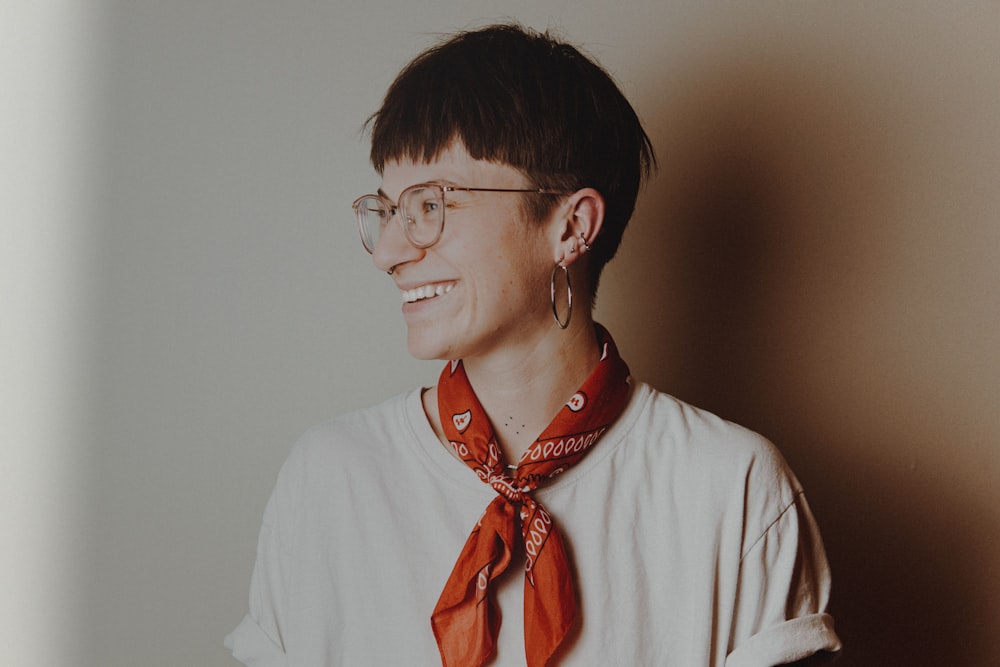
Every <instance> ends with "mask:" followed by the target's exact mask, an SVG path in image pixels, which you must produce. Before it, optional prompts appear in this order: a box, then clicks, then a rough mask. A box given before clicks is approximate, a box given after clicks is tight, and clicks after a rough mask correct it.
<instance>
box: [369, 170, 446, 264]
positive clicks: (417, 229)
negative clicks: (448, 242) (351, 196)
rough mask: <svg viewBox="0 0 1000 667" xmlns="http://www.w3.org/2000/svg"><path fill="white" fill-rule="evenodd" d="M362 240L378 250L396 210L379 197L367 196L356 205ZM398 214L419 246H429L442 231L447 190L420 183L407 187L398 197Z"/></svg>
mask: <svg viewBox="0 0 1000 667" xmlns="http://www.w3.org/2000/svg"><path fill="white" fill-rule="evenodd" d="M355 212H356V214H357V218H358V224H359V226H360V229H361V241H362V242H363V243H364V246H365V248H366V249H367V250H368V252H374V251H375V245H376V244H377V243H378V240H379V238H381V236H382V234H383V232H384V231H385V229H386V225H389V224H391V220H392V217H393V211H392V209H391V208H390V207H389V205H388V204H387V203H386V201H385V200H383V199H382V198H380V197H375V196H370V197H364V198H362V199H361V200H360V201H358V203H357V205H356V206H355ZM397 214H398V215H399V216H400V220H401V222H402V225H403V231H404V232H405V233H406V238H407V239H408V240H409V241H410V243H412V244H413V245H415V246H417V247H427V246H429V245H431V244H432V243H434V242H435V241H436V240H437V239H438V236H439V235H440V234H441V227H442V225H443V224H444V193H443V192H442V190H441V189H440V188H435V187H429V186H419V187H413V188H409V189H407V190H405V191H404V192H403V193H402V194H401V195H400V198H399V210H398V211H397Z"/></svg>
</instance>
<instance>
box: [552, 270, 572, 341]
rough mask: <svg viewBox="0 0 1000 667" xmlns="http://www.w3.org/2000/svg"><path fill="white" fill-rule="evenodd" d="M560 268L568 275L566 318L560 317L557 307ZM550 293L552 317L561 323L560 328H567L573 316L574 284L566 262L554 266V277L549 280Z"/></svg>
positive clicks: (557, 322)
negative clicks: (561, 318) (557, 282)
mask: <svg viewBox="0 0 1000 667" xmlns="http://www.w3.org/2000/svg"><path fill="white" fill-rule="evenodd" d="M559 269H562V270H563V275H565V276H566V320H565V321H563V320H560V319H559V310H558V309H557V308H556V273H557V272H558V270H559ZM549 294H550V296H551V298H552V317H553V318H555V320H556V324H558V325H559V328H560V329H565V328H566V327H568V326H569V320H570V318H571V317H573V286H572V285H571V284H570V282H569V269H567V268H566V265H565V264H556V265H555V266H554V267H553V268H552V279H551V280H550V281H549Z"/></svg>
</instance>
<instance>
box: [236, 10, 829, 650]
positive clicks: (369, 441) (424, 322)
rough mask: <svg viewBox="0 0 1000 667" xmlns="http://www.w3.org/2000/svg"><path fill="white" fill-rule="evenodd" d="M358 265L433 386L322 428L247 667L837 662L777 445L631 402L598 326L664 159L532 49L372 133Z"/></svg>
mask: <svg viewBox="0 0 1000 667" xmlns="http://www.w3.org/2000/svg"><path fill="white" fill-rule="evenodd" d="M369 127H370V131H371V141H372V146H371V161H372V163H373V165H374V167H375V170H376V172H377V173H378V174H379V175H380V176H381V188H380V189H379V190H378V192H377V193H376V194H371V195H366V196H363V197H361V198H359V199H358V200H357V201H356V202H355V203H354V211H355V215H356V218H357V221H358V224H359V229H360V233H361V240H362V243H363V245H364V247H365V249H366V250H367V251H368V252H369V253H371V255H372V258H373V260H374V263H375V266H376V267H377V268H378V269H380V270H381V271H383V272H385V273H386V274H388V276H389V279H391V280H393V281H394V282H395V284H396V286H397V287H398V288H399V290H400V293H401V298H402V301H403V304H402V315H403V318H404V320H405V322H406V327H407V345H408V348H409V352H410V353H411V354H412V355H413V356H415V357H417V358H419V359H430V360H434V359H436V360H442V361H444V362H445V364H444V369H443V370H442V371H441V374H440V377H439V378H438V381H437V384H435V385H434V386H431V387H426V388H418V389H415V390H413V391H410V392H407V393H405V394H403V395H401V396H398V397H395V398H392V399H390V400H389V401H387V402H386V403H383V404H382V405H378V406H375V407H373V408H369V409H365V410H361V411H358V412H354V413H351V414H348V415H346V416H342V417H340V418H337V419H334V420H332V421H330V422H328V423H325V424H322V425H320V426H318V427H315V428H313V429H311V430H310V431H308V432H307V433H306V434H305V435H304V436H303V437H302V439H301V441H300V442H298V443H297V445H296V446H295V448H294V449H293V451H292V453H291V454H290V456H289V458H288V460H287V462H286V463H285V465H284V466H283V468H282V470H281V472H280V475H279V478H278V481H277V484H276V488H275V490H274V492H273V495H272V496H271V499H270V501H269V503H268V505H267V508H266V510H265V513H264V519H263V526H262V529H261V533H260V541H259V548H258V553H257V562H256V565H255V567H254V571H253V575H252V578H251V584H250V610H249V613H248V614H247V615H246V617H245V618H244V620H243V621H242V623H241V624H240V625H239V626H238V627H237V628H236V630H234V631H233V632H232V634H230V635H229V636H228V637H227V640H226V644H227V646H228V647H229V648H230V650H231V651H232V653H233V655H234V656H235V657H236V658H237V659H239V660H241V661H242V662H244V663H245V664H247V665H310V666H311V665H315V666H320V665H351V666H354V665H433V664H443V665H445V666H447V667H467V666H473V667H476V666H479V665H484V664H491V665H525V664H527V665H529V667H541V666H543V665H598V664H603V665H630V666H631V665H678V666H684V667H690V666H692V665H709V666H716V667H722V666H723V665H726V666H727V667H746V666H760V667H763V666H765V665H778V664H793V663H796V662H797V661H800V660H806V659H810V660H813V659H819V658H822V657H824V656H835V655H836V653H837V652H838V651H839V649H840V641H839V639H838V637H837V635H836V634H835V631H834V628H833V622H832V619H831V617H830V616H829V615H828V614H827V613H826V612H825V608H826V605H827V600H828V596H829V587H830V575H829V569H828V566H827V561H826V558H825V555H824V551H823V546H822V541H821V539H820V535H819V532H818V530H817V527H816V524H815V521H814V520H813V517H812V515H811V513H810V510H809V506H808V504H807V502H806V499H805V496H804V495H803V492H802V488H801V486H800V485H799V483H798V482H797V481H796V479H795V477H794V475H793V474H792V472H791V471H790V470H789V469H788V467H787V466H786V464H785V463H784V461H783V460H782V459H781V457H780V455H779V454H778V453H777V451H776V450H775V448H774V447H773V446H772V445H771V444H770V443H769V442H768V441H766V440H765V439H764V438H762V437H761V436H759V435H757V434H755V433H752V432H750V431H748V430H745V429H743V428H741V427H738V426H736V425H733V424H731V423H728V422H726V421H723V420H722V419H720V418H718V417H715V416H713V415H712V414H709V413H707V412H705V411H702V410H699V409H697V408H694V407H692V406H690V405H687V404H685V403H683V402H681V401H680V400H678V399H675V398H673V397H671V396H669V395H666V394H663V393H660V392H658V391H656V390H654V389H653V388H651V387H649V386H648V385H646V384H644V383H642V382H640V381H638V380H635V379H633V378H632V377H631V374H630V372H629V369H628V367H627V365H626V363H625V362H624V361H623V360H622V359H621V357H620V355H619V354H618V351H617V349H616V347H615V344H614V341H613V339H612V337H611V335H610V333H609V332H608V331H607V330H606V329H604V328H603V327H602V326H601V325H599V324H596V323H595V322H594V320H593V319H592V312H591V311H592V306H593V304H594V299H595V296H596V293H597V288H598V283H599V278H600V275H601V271H602V269H603V267H604V266H605V265H606V264H607V262H608V261H609V260H610V259H611V258H612V257H613V256H614V255H615V253H616V250H617V249H618V246H619V243H620V241H621V238H622V233H623V232H624V230H625V227H626V224H627V223H628V221H629V218H630V217H631V215H632V212H633V208H634V206H635V200H636V196H637V193H638V191H639V188H640V185H641V183H642V182H643V181H644V180H645V179H646V178H647V177H648V175H649V173H650V172H651V170H652V169H653V168H654V167H655V157H654V152H653V149H652V146H651V143H650V140H649V138H648V137H647V135H646V133H645V132H644V130H643V128H642V125H641V123H640V121H639V119H638V117H637V115H636V113H635V111H634V110H633V108H632V107H631V105H630V104H629V102H628V101H627V100H626V99H625V97H624V96H623V95H622V93H621V91H620V90H619V88H618V87H617V85H616V84H615V83H614V82H613V80H612V79H611V77H610V76H609V75H608V74H607V73H606V72H605V71H604V70H603V69H602V68H601V67H600V66H599V65H597V64H596V63H595V62H594V61H593V60H591V59H590V58H588V57H586V56H584V55H583V54H582V53H581V52H580V51H579V50H578V49H576V48H575V47H573V46H570V45H568V44H566V43H564V42H562V41H560V40H558V39H556V38H554V37H552V36H550V35H549V34H539V33H537V32H534V31H530V30H527V29H525V28H522V27H520V26H518V25H512V24H510V25H495V26H489V27H486V28H482V29H478V30H473V31H468V32H463V33H460V34H457V35H454V36H452V37H451V38H450V39H448V40H447V41H445V42H443V43H441V44H439V45H437V46H435V47H433V48H431V49H429V50H427V51H426V52H424V53H422V54H421V55H419V56H418V57H417V58H416V59H415V60H413V61H412V62H411V63H410V64H409V65H408V66H406V67H405V68H404V69H403V71H402V72H401V73H400V74H399V76H398V78H397V79H396V80H395V82H394V83H393V84H392V85H391V87H390V88H389V90H388V92H387V93H386V96H385V99H384V101H383V104H382V106H381V108H380V109H379V110H378V111H377V112H376V113H375V114H374V115H373V116H372V118H371V119H370V120H369Z"/></svg>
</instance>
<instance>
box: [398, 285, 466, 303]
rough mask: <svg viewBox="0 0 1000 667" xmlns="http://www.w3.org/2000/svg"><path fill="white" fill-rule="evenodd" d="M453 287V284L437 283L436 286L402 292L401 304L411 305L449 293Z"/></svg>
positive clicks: (424, 286)
mask: <svg viewBox="0 0 1000 667" xmlns="http://www.w3.org/2000/svg"><path fill="white" fill-rule="evenodd" d="M454 286H455V283H438V284H437V285H421V286H420V287H414V288H413V289H408V290H403V291H402V296H403V303H413V302H415V301H420V300H422V299H430V298H431V297H435V296H441V295H442V294H447V293H448V292H450V291H451V288H452V287H454Z"/></svg>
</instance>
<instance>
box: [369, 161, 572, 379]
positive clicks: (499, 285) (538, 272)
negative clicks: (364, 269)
mask: <svg viewBox="0 0 1000 667" xmlns="http://www.w3.org/2000/svg"><path fill="white" fill-rule="evenodd" d="M416 183H441V184H443V185H454V186H464V187H485V188H511V189H517V188H526V187H530V185H529V183H528V181H527V179H526V178H525V177H524V176H523V175H522V174H521V173H520V172H518V171H517V170H516V169H514V168H512V167H509V166H506V165H500V164H496V163H492V162H485V161H481V160H474V159H473V158H472V157H470V156H469V154H468V153H467V152H466V150H465V149H464V147H462V146H460V145H456V146H453V147H452V148H451V149H449V150H448V151H446V152H445V153H443V154H442V155H441V157H440V159H438V160H435V161H434V162H430V163H422V162H419V163H414V162H409V161H401V162H390V163H387V164H386V165H385V169H384V171H383V175H382V188H381V189H382V192H383V193H384V195H385V196H386V197H387V198H388V199H390V200H392V201H396V200H397V198H398V197H399V194H400V193H401V192H402V191H403V190H404V189H406V188H407V187H409V186H411V185H414V184H416ZM522 196H523V195H521V194H515V193H500V192H448V193H446V194H445V203H446V209H445V222H444V231H443V233H442V234H441V238H440V239H439V240H438V241H437V243H435V244H434V245H432V246H431V247H429V248H424V249H418V248H414V247H413V246H412V245H410V244H409V243H408V242H407V240H406V237H405V236H404V234H403V231H402V229H401V228H400V225H399V224H398V220H396V219H393V220H392V221H390V224H389V227H388V228H387V229H386V231H384V232H383V234H382V236H381V237H380V239H379V241H378V245H377V246H376V247H375V252H374V253H373V255H372V258H373V260H374V262H375V265H376V266H377V267H378V268H379V269H381V270H382V271H388V270H389V269H390V268H393V267H395V269H394V270H393V273H392V279H393V280H394V281H395V282H396V285H397V286H398V287H399V289H400V291H401V298H402V300H403V306H402V309H403V317H404V319H405V320H406V327H407V344H408V347H409V350H410V354H412V355H413V356H414V357H416V358H418V359H442V360H447V359H460V358H461V359H466V360H467V361H469V360H472V359H475V358H486V357H488V356H490V355H497V354H499V355H502V354H504V353H514V354H519V352H518V351H519V350H520V349H522V348H523V347H524V346H532V345H535V344H537V342H538V340H539V337H540V336H545V335H551V332H552V330H553V327H554V323H553V321H552V314H551V305H550V301H549V299H550V297H549V278H550V274H551V271H552V268H553V266H554V263H555V260H554V258H553V255H554V252H555V251H554V249H553V246H552V243H551V238H552V233H551V228H552V225H550V224H543V223H538V222H535V221H531V220H529V219H527V218H526V215H525V213H524V209H523V206H522V203H521V197H522ZM529 196H530V195H529ZM522 358H523V357H522Z"/></svg>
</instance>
